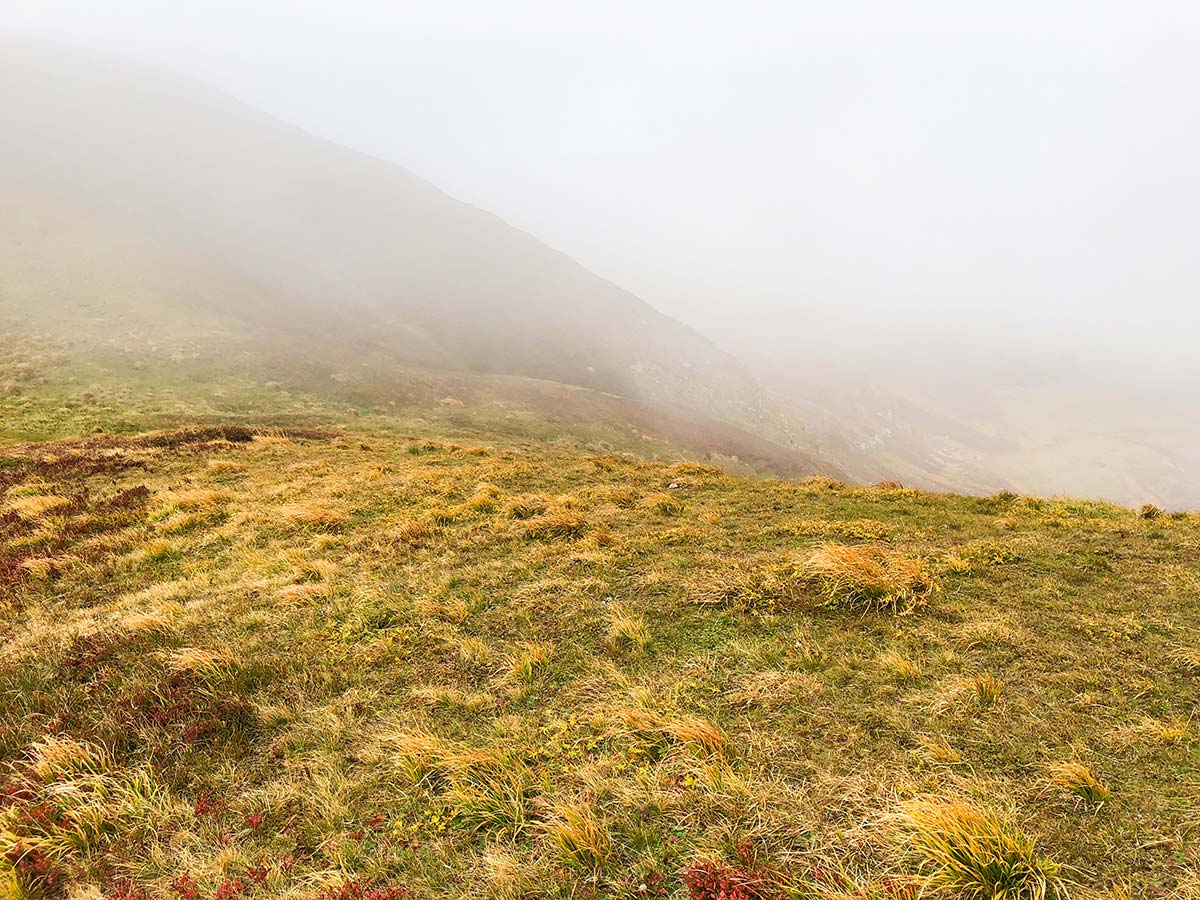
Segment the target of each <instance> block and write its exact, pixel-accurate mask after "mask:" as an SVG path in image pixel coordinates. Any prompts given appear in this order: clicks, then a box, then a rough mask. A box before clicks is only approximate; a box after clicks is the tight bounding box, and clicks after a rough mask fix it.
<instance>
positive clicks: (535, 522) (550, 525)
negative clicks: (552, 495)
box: [523, 509, 588, 541]
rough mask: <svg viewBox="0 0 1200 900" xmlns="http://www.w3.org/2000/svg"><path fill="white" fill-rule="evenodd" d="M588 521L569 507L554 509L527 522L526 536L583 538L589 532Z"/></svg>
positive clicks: (541, 539)
mask: <svg viewBox="0 0 1200 900" xmlns="http://www.w3.org/2000/svg"><path fill="white" fill-rule="evenodd" d="M587 529H588V521H587V519H586V518H585V517H584V516H583V515H582V514H580V513H577V512H574V511H573V510H569V509H552V510H550V511H548V512H545V513H543V514H541V515H539V516H534V517H533V518H532V519H529V520H527V521H526V522H525V525H524V529H523V531H524V534H525V537H527V538H529V539H531V540H540V541H546V540H552V539H554V538H581V537H583V536H584V535H585V534H586V533H587Z"/></svg>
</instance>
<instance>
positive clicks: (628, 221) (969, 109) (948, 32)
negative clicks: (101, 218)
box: [0, 0, 1200, 496]
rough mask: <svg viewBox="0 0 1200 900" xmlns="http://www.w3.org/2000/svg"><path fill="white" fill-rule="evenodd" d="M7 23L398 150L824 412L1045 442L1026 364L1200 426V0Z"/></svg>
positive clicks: (56, 15) (379, 7) (451, 189)
mask: <svg viewBox="0 0 1200 900" xmlns="http://www.w3.org/2000/svg"><path fill="white" fill-rule="evenodd" d="M0 29H6V30H11V31H14V32H17V33H21V34H30V35H36V36H41V37H46V38H50V39H53V40H57V41H62V42H65V43H69V44H77V45H82V46H88V47H95V48H100V49H104V50H109V51H113V52H116V53H120V54H122V55H125V56H128V57H132V58H135V59H141V60H146V61H151V62H154V63H158V64H163V65H167V66H169V67H171V68H173V69H175V70H177V71H180V72H182V73H185V74H187V75H189V76H191V77H193V78H195V79H197V80H199V81H202V82H205V83H207V84H210V85H213V86H215V87H217V88H219V89H221V90H223V91H225V92H227V93H228V94H230V95H232V96H233V97H236V98H238V99H240V100H242V101H244V102H245V103H247V104H249V105H250V106H252V107H254V108H256V109H259V110H262V111H264V112H266V113H269V114H271V115H273V116H276V117H278V118H280V119H282V120H284V121H285V122H289V123H292V124H294V125H298V126H300V127H301V128H303V129H305V130H307V131H309V132H311V133H312V134H314V135H317V136H320V137H323V138H327V139H329V140H331V141H333V142H336V143H338V144H342V145H345V146H347V147H351V148H355V149H357V150H361V151H364V152H366V153H369V154H371V155H374V156H376V157H379V158H380V159H384V160H388V161H392V162H396V163H398V164H400V165H402V166H404V167H405V168H407V169H409V170H410V171H412V172H414V173H416V174H417V175H419V176H421V177H422V178H425V179H428V180H429V181H430V182H432V183H433V184H435V185H437V186H438V187H440V188H442V189H443V190H445V191H447V192H448V193H449V194H450V195H452V196H453V197H455V198H458V199H459V200H462V201H465V202H467V203H470V204H474V205H475V206H478V207H480V208H481V209H485V210H489V211H491V212H493V213H495V214H497V215H499V216H500V217H501V218H503V219H504V220H506V221H507V222H509V223H511V224H513V225H515V226H516V227H518V228H520V229H522V230H525V231H527V232H529V233H530V234H531V235H533V236H534V237H536V238H537V239H539V240H541V241H544V242H545V243H547V244H549V245H550V246H551V247H554V248H556V249H558V250H561V251H563V252H565V253H566V254H568V255H569V256H571V257H573V258H574V259H576V260H578V261H579V262H580V263H582V264H583V265H584V266H585V267H587V268H588V269H590V270H591V271H593V272H595V273H597V274H598V275H600V276H602V277H604V278H606V279H610V280H612V281H613V282H616V283H617V284H619V285H621V286H622V287H624V288H627V289H628V290H630V291H632V292H633V293H634V294H636V295H638V296H639V297H640V298H642V299H643V300H645V301H647V302H648V303H650V304H651V305H652V306H654V307H656V308H657V309H659V310H661V311H662V312H664V313H666V314H668V315H670V316H673V317H675V318H678V319H679V320H681V321H683V322H685V323H687V324H690V325H692V326H694V327H696V328H697V329H698V330H699V331H701V332H702V333H703V334H705V335H707V336H708V337H710V338H712V339H713V340H714V341H715V342H716V343H717V344H718V345H719V346H721V347H722V348H724V349H727V350H730V351H732V352H733V353H735V354H736V355H737V356H738V357H739V358H740V359H741V360H742V362H743V363H744V364H745V365H746V366H748V367H749V369H750V370H751V371H752V372H753V373H754V374H755V375H756V376H757V377H758V378H760V379H761V380H763V381H764V383H766V384H767V385H768V386H769V387H770V388H771V389H772V390H773V391H775V392H777V393H778V394H780V395H781V397H782V398H783V399H784V400H785V401H787V400H797V401H803V403H811V402H813V401H814V400H816V399H819V400H820V402H821V403H822V404H823V405H825V406H826V407H827V409H826V412H828V414H829V416H830V417H832V419H838V418H842V419H854V418H855V417H858V418H860V419H861V418H862V413H863V411H862V410H861V409H858V408H852V406H853V404H852V403H851V401H849V400H844V399H843V400H839V399H837V397H836V396H834V395H835V394H837V392H838V391H841V392H845V393H846V394H847V395H851V394H854V393H855V392H856V391H858V390H860V389H862V390H868V389H870V390H884V391H896V392H899V396H901V397H903V398H904V399H905V400H906V401H910V400H913V398H914V397H916V396H918V395H919V396H920V398H921V403H922V404H923V407H924V408H926V409H930V408H936V409H937V410H938V411H939V413H946V412H947V411H948V410H953V415H954V416H955V417H956V418H957V419H958V420H962V419H963V418H964V417H969V418H973V420H974V421H972V423H971V424H972V425H973V426H978V427H982V428H983V429H984V430H987V431H996V430H1004V429H1005V428H1012V429H1015V430H1017V431H1020V432H1021V433H1022V434H1024V435H1027V436H1028V437H1029V438H1030V440H1031V441H1032V442H1034V443H1039V442H1040V443H1042V444H1044V443H1045V441H1046V440H1048V439H1049V434H1048V432H1047V431H1046V429H1047V427H1048V425H1047V424H1046V422H1045V421H1042V419H1043V418H1044V417H1043V416H1042V413H1043V412H1044V409H1045V408H1044V407H1039V410H1040V411H1039V414H1038V416H1034V417H1033V418H1031V419H1030V420H1028V421H1026V420H1021V421H1019V422H1018V421H1014V420H1013V419H1012V411H1011V410H1009V412H1007V413H1006V414H1005V416H1003V417H1000V418H997V417H996V416H994V415H992V414H989V413H985V412H983V411H982V410H983V409H984V403H983V401H982V400H981V397H982V396H983V395H982V394H980V393H979V392H980V391H982V392H985V393H989V392H994V391H995V390H1001V389H1003V390H1008V389H1010V388H1016V389H1025V388H1029V387H1030V386H1034V387H1042V388H1048V389H1053V390H1054V391H1055V392H1057V393H1056V397H1057V399H1056V400H1055V406H1054V408H1055V409H1068V410H1070V411H1071V413H1072V415H1074V416H1075V417H1076V419H1078V420H1079V422H1080V423H1082V424H1081V427H1084V426H1086V427H1087V428H1091V429H1093V430H1100V431H1106V430H1109V431H1121V430H1122V429H1125V430H1126V431H1127V430H1128V429H1129V428H1132V427H1134V421H1135V419H1136V428H1137V429H1139V430H1141V431H1142V432H1144V433H1147V434H1148V435H1149V436H1150V437H1153V438H1154V439H1155V440H1158V439H1159V438H1160V437H1163V438H1164V440H1165V439H1167V438H1169V440H1171V441H1176V440H1178V441H1180V442H1182V443H1190V441H1191V433H1190V432H1189V434H1188V435H1187V436H1186V437H1185V438H1179V435H1178V431H1179V427H1180V422H1179V421H1178V419H1177V418H1176V417H1177V416H1180V415H1182V416H1184V417H1188V416H1189V415H1190V408H1191V407H1190V404H1191V403H1192V402H1193V400H1194V399H1198V398H1200V397H1198V395H1200V391H1198V389H1197V383H1198V382H1200V378H1198V377H1197V376H1200V354H1198V353H1197V352H1196V350H1195V347H1196V342H1197V339H1198V338H1200V304H1197V303H1196V302H1195V292H1196V286H1197V285H1198V284H1200V254H1197V253H1196V252H1195V246H1194V230H1195V228H1194V217H1195V210H1196V209H1197V208H1200V175H1198V174H1197V171H1196V167H1195V160H1196V159H1197V158H1200V113H1198V112H1197V109H1196V106H1195V103H1194V101H1193V97H1192V96H1191V95H1192V93H1193V90H1194V85H1195V84H1197V83H1200V54H1198V53H1197V52H1196V51H1197V49H1198V48H1200V10H1198V9H1197V8H1196V7H1195V6H1194V5H1193V4H1185V3H1163V4H1155V5H1154V6H1153V7H1152V8H1149V9H1146V8H1136V7H1134V6H1132V5H1130V4H1127V3H1053V4H1046V3H1014V4H1006V5H1004V6H1003V7H996V8H989V9H983V8H980V7H977V6H967V5H963V4H957V3H950V2H944V3H942V2H935V3H919V4H906V5H904V6H903V8H901V7H899V6H897V5H895V4H885V3H850V4H838V5H836V8H833V7H830V5H828V4H816V3H804V4H790V3H759V4H751V5H739V6H738V8H737V9H736V10H735V9H734V8H732V7H729V6H727V5H718V4H712V5H709V6H697V5H696V4H693V3H687V4H685V3H657V4H653V5H647V4H633V3H629V4H604V5H603V6H600V5H595V6H593V7H591V8H581V7H576V6H572V5H564V4H553V3H508V4H503V5H497V4H490V3H463V4H455V5H454V6H453V8H446V7H445V6H444V5H435V4H408V3H400V4H396V3H367V2H349V3H341V4H337V5H330V4H321V3H293V2H288V3H285V2H261V3H256V4H253V5H252V6H251V7H250V8H246V5H245V4H237V3H232V2H213V3H206V4H203V5H190V6H188V7H186V8H183V7H179V6H178V5H174V4H172V5H164V4H159V3H152V2H125V3H121V2H117V3H109V4H105V5H103V6H97V5H95V4H90V3H86V2H54V0H51V2H44V0H38V2H22V0H17V2H15V3H13V2H10V3H8V4H6V5H5V7H4V9H3V10H2V11H0ZM806 386H809V387H808V393H806ZM830 386H834V387H836V389H837V391H834V393H833V394H830V393H829V391H828V390H827V389H828V388H829V387H830ZM976 389H978V390H976ZM1063 391H1066V393H1065V394H1064V393H1063ZM1113 392H1117V393H1119V394H1120V398H1122V399H1119V401H1118V400H1114V399H1113V397H1114V393H1113ZM817 394H820V395H821V396H820V397H819V398H817V397H816V396H815V395H817ZM989 396H990V393H989ZM1022 403H1023V404H1025V405H1026V406H1028V405H1029V403H1028V402H1026V401H1020V402H1019V403H1018V404H1017V405H1018V406H1020V405H1021V404H1022ZM1147 404H1149V406H1150V408H1151V409H1152V410H1153V411H1154V412H1153V414H1152V415H1150V416H1149V421H1148V422H1147ZM884 405H885V406H887V407H888V409H890V408H891V401H890V400H889V401H888V403H886V404H884ZM1034 405H1037V404H1034ZM967 408H971V409H977V410H980V412H978V414H976V415H974V416H972V415H971V414H969V413H968V412H966V411H965V410H966V409H967ZM878 412H880V410H870V411H868V413H867V416H866V418H869V417H870V416H871V415H874V414H875V413H878ZM1135 412H1136V415H1134V413H1135ZM1106 417H1107V421H1099V420H1104V419H1105V418H1106ZM1050 418H1054V417H1053V416H1051V417H1050ZM861 424H862V427H863V428H864V429H866V430H870V429H871V425H870V423H869V422H862V423H861ZM1184 424H1187V423H1184ZM1164 436H1166V437H1164ZM1069 466H1070V463H1069V462H1066V461H1062V462H1060V463H1059V464H1058V465H1056V466H1055V467H1053V468H1054V474H1053V475H1052V476H1050V477H1049V478H1048V480H1043V481H1038V482H1037V483H1036V485H1035V486H1036V487H1038V488H1041V489H1047V490H1054V489H1057V488H1058V487H1060V482H1064V479H1063V478H1062V477H1061V473H1062V472H1063V470H1064V469H1065V468H1067V467H1069ZM1193 480H1194V479H1193ZM1061 487H1063V488H1066V489H1071V488H1075V487H1076V485H1074V484H1072V483H1070V482H1069V481H1065V483H1062V484H1061ZM1086 487H1090V485H1088V486H1086ZM1097 489H1098V490H1099V491H1100V492H1104V490H1105V488H1104V487H1103V483H1102V482H1097ZM1197 496H1200V493H1198V494H1197Z"/></svg>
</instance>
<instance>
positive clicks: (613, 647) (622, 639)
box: [608, 606, 650, 655]
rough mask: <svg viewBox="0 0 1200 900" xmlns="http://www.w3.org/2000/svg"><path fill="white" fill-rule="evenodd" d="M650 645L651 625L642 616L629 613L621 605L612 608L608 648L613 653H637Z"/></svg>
mask: <svg viewBox="0 0 1200 900" xmlns="http://www.w3.org/2000/svg"><path fill="white" fill-rule="evenodd" d="M649 646H650V627H649V626H648V625H647V624H646V620H645V619H644V618H643V617H642V616H634V615H629V614H628V613H626V612H625V611H624V610H622V609H621V608H620V607H619V606H618V607H614V608H613V609H612V610H611V613H610V618H609V621H608V649H609V650H610V651H611V652H613V653H621V654H631V655H636V654H640V653H645V652H646V650H647V648H649Z"/></svg>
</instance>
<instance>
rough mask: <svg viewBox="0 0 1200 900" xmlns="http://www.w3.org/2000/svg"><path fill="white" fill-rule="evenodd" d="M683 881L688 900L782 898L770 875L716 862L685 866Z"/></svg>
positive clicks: (781, 892) (764, 899) (765, 899)
mask: <svg viewBox="0 0 1200 900" xmlns="http://www.w3.org/2000/svg"><path fill="white" fill-rule="evenodd" d="M683 883H684V886H685V887H687V892H688V897H689V898H691V900H783V891H781V890H780V888H779V885H778V884H776V883H775V881H774V880H773V879H772V878H770V876H768V875H765V874H763V873H761V872H754V871H750V870H748V869H739V868H736V867H733V866H724V865H721V864H720V863H715V862H703V863H697V864H696V865H694V866H689V867H688V868H686V869H684V870H683Z"/></svg>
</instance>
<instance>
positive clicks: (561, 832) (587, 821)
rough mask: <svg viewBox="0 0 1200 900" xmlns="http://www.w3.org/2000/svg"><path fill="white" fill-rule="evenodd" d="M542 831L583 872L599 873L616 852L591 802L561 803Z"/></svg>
mask: <svg viewBox="0 0 1200 900" xmlns="http://www.w3.org/2000/svg"><path fill="white" fill-rule="evenodd" d="M541 830H542V831H543V832H544V833H545V834H546V835H547V836H548V837H549V838H550V840H551V841H553V842H554V846H555V847H556V849H557V850H558V853H559V857H560V859H561V860H562V861H563V862H564V863H566V864H567V865H568V866H571V867H572V868H574V869H578V870H580V871H582V872H586V873H589V874H595V873H596V872H598V871H599V870H600V869H601V868H603V866H604V865H605V863H607V862H608V859H609V857H610V856H611V855H612V841H611V840H610V838H609V836H608V833H607V832H606V831H605V830H604V827H603V826H602V825H601V824H600V821H599V820H598V819H597V818H596V815H595V812H594V807H593V806H591V805H574V806H560V807H558V808H557V809H556V810H555V811H554V816H553V818H552V819H551V820H550V821H549V822H546V823H545V824H543V825H542V826H541Z"/></svg>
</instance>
